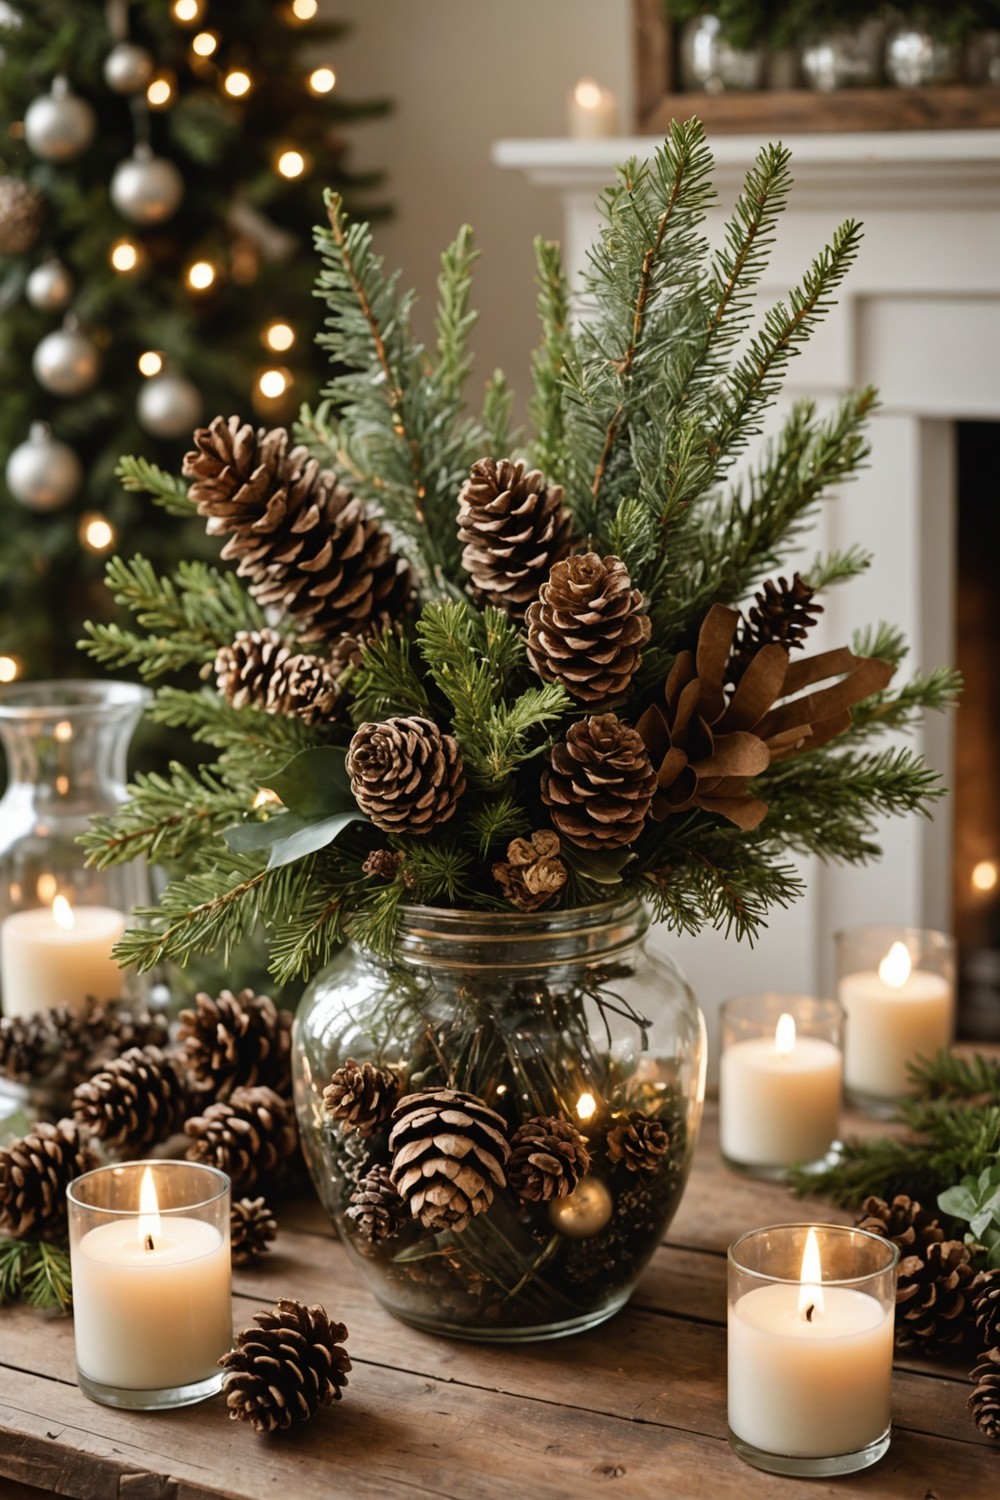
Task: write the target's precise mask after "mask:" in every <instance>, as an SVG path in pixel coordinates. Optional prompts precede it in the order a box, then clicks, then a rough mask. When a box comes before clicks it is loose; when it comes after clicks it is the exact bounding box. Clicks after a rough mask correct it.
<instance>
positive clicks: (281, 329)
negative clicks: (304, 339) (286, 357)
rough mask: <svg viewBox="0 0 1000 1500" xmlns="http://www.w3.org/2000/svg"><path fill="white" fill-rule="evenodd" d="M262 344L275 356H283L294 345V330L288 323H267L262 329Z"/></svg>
mask: <svg viewBox="0 0 1000 1500" xmlns="http://www.w3.org/2000/svg"><path fill="white" fill-rule="evenodd" d="M264 343H265V344H266V345H267V347H268V348H269V349H273V350H274V352H275V353H276V354H284V352H285V350H286V349H290V348H291V347H292V345H293V344H294V343H295V329H294V328H292V327H291V325H290V324H289V323H280V322H279V323H268V325H267V327H266V328H265V329H264Z"/></svg>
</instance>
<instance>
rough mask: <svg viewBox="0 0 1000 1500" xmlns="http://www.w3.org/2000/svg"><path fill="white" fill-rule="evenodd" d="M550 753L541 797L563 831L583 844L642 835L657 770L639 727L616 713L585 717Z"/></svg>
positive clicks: (612, 844)
mask: <svg viewBox="0 0 1000 1500" xmlns="http://www.w3.org/2000/svg"><path fill="white" fill-rule="evenodd" d="M549 759H550V765H551V769H549V768H548V767H547V768H546V769H545V770H543V772H542V780H541V789H542V801H543V802H544V803H545V805H546V807H548V808H550V809H551V812H552V821H553V823H554V824H555V825H556V827H557V828H558V829H559V832H560V833H563V834H565V835H566V837H567V838H568V839H569V840H570V841H571V842H572V843H574V844H577V845H579V847H580V848H581V849H614V848H618V847H620V846H622V845H624V844H631V843H632V842H633V841H634V840H635V839H637V838H638V837H639V835H640V833H641V832H642V827H643V824H644V823H645V821H646V815H647V813H648V812H649V809H650V807H651V805H652V802H653V795H654V793H655V791H656V773H655V772H654V770H653V767H652V765H651V764H650V760H649V756H648V755H647V753H646V747H645V745H644V744H643V743H642V740H641V739H640V738H639V735H638V733H637V732H636V730H634V729H632V728H631V727H630V726H629V725H628V724H623V723H622V721H621V720H620V719H619V718H617V717H616V716H615V715H614V714H597V715H595V716H594V717H592V718H589V719H581V720H579V721H578V722H577V723H576V724H573V725H571V726H570V728H569V729H568V730H567V732H566V738H565V739H564V740H561V741H560V742H559V743H558V744H555V745H553V746H552V749H551V751H550V752H549Z"/></svg>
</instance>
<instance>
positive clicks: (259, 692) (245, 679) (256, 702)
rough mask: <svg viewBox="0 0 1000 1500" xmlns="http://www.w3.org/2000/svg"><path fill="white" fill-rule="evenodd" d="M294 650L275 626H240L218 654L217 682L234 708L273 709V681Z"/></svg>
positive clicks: (222, 695)
mask: <svg viewBox="0 0 1000 1500" xmlns="http://www.w3.org/2000/svg"><path fill="white" fill-rule="evenodd" d="M291 654H292V653H291V651H290V649H289V648H288V646H286V645H285V642H284V641H283V640H282V638H281V636H280V635H279V634H278V632H277V631H276V630H266V629H265V630H238V631H237V632H236V634H235V635H234V637H233V639H232V641H231V642H230V644H229V645H228V646H220V648H219V650H218V652H217V653H216V657H215V685H216V687H217V688H218V690H219V694H220V696H221V697H223V698H224V699H225V700H226V702H227V703H228V704H229V706H230V707H231V708H259V709H261V710H263V711H265V712H266V711H268V710H270V711H272V712H277V710H273V709H271V683H272V680H273V678H274V674H275V671H276V670H277V668H278V667H279V666H280V665H281V664H282V663H283V662H286V661H287V660H288V658H289V657H290V656H291Z"/></svg>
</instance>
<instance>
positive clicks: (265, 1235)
mask: <svg viewBox="0 0 1000 1500" xmlns="http://www.w3.org/2000/svg"><path fill="white" fill-rule="evenodd" d="M277 1232H278V1225H277V1223H276V1221H275V1217H274V1214H273V1213H272V1212H271V1210H270V1209H269V1208H268V1206H267V1204H266V1203H265V1201H264V1199H263V1198H238V1199H237V1200H236V1202H235V1203H234V1204H233V1205H232V1207H231V1209H230V1210H229V1243H230V1245H231V1247H232V1261H233V1265H234V1266H249V1265H251V1264H252V1262H253V1261H255V1260H256V1259H257V1258H258V1256H260V1255H266V1254H267V1249H268V1244H269V1242H270V1241H271V1240H273V1239H274V1237H275V1235H276V1234H277Z"/></svg>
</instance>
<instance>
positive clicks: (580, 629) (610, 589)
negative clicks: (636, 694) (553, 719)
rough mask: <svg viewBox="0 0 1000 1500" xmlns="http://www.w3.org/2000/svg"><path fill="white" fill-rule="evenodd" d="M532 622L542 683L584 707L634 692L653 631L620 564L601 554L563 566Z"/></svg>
mask: <svg viewBox="0 0 1000 1500" xmlns="http://www.w3.org/2000/svg"><path fill="white" fill-rule="evenodd" d="M525 618H526V623H527V627H528V659H529V661H530V662H531V665H532V666H533V667H534V669H535V671H536V672H537V673H538V675H539V677H544V678H545V680H546V682H559V683H562V685H563V687H564V688H566V689H567V691H569V692H570V693H572V694H573V696H574V698H579V699H580V700H581V702H583V703H607V702H608V701H609V700H610V699H612V698H620V697H621V696H622V695H623V694H624V693H626V692H627V691H628V687H629V683H630V682H631V681H632V678H633V677H634V676H635V674H636V672H637V671H638V670H639V665H640V663H641V661H642V651H641V649H640V648H641V647H642V646H644V645H645V644H646V642H647V641H648V640H649V635H650V630H651V626H650V622H649V616H648V615H647V614H645V613H644V612H643V607H642V594H641V593H640V591H639V590H638V589H634V588H633V587H632V580H631V578H630V577H629V572H628V569H627V568H626V566H625V564H624V563H623V562H622V560H621V558H620V557H605V558H603V559H602V558H600V557H598V555H597V553H596V552H585V553H583V554H582V556H579V557H568V558H567V559H566V560H565V562H557V563H556V564H555V565H554V567H553V569H552V571H551V573H550V574H549V579H548V582H547V583H543V584H542V587H541V593H540V597H539V598H538V599H536V600H535V601H534V603H533V604H530V605H529V606H528V612H527V615H526V617H525Z"/></svg>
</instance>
